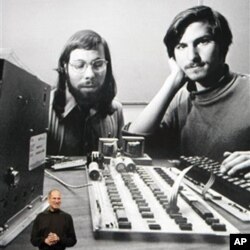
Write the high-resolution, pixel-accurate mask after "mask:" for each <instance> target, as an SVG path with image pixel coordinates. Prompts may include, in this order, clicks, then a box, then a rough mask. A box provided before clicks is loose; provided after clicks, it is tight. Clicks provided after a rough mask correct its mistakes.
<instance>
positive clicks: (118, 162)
mask: <svg viewBox="0 0 250 250" xmlns="http://www.w3.org/2000/svg"><path fill="white" fill-rule="evenodd" d="M114 166H115V169H116V171H117V172H119V173H122V172H126V164H125V161H124V157H117V158H115V159H114Z"/></svg>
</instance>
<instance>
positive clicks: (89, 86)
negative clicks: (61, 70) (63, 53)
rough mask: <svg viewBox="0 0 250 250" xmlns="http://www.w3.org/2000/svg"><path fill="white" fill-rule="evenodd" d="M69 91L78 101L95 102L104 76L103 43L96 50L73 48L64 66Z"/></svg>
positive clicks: (105, 68) (105, 70) (105, 69)
mask: <svg viewBox="0 0 250 250" xmlns="http://www.w3.org/2000/svg"><path fill="white" fill-rule="evenodd" d="M66 67H67V72H68V78H69V85H70V92H71V93H72V94H73V95H74V97H75V98H76V100H77V101H78V102H80V103H95V102H96V101H98V100H97V98H98V96H99V94H100V91H101V89H102V86H103V84H104V80H105V77H106V72H107V67H106V60H105V54H104V48H103V45H99V46H98V48H97V49H96V50H85V49H75V50H73V51H72V52H71V53H70V58H69V63H68V65H67V66H66Z"/></svg>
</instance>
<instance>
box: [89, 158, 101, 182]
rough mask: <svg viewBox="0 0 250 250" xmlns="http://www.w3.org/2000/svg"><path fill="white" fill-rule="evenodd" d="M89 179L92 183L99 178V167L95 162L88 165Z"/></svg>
mask: <svg viewBox="0 0 250 250" xmlns="http://www.w3.org/2000/svg"><path fill="white" fill-rule="evenodd" d="M89 177H90V179H91V180H94V181H96V180H98V179H99V177H100V171H99V165H98V163H97V162H95V161H92V162H90V164H89Z"/></svg>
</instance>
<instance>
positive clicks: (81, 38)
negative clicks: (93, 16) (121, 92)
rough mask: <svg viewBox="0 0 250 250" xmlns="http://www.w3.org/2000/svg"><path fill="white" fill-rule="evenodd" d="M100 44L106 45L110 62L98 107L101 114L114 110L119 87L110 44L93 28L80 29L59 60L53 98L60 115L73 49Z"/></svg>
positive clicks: (91, 47)
mask: <svg viewBox="0 0 250 250" xmlns="http://www.w3.org/2000/svg"><path fill="white" fill-rule="evenodd" d="M100 44H102V45H103V47H104V54H105V59H106V60H107V61H108V64H107V72H106V77H105V80H104V84H103V88H102V90H103V91H102V94H101V97H100V100H99V102H98V105H97V107H98V112H99V113H100V114H101V115H104V116H105V115H106V114H108V113H109V112H112V110H111V103H112V100H113V99H114V97H115V95H116V91H117V89H116V82H115V79H114V76H113V73H112V63H111V56H110V52H109V47H108V44H107V42H106V41H105V40H104V39H103V38H102V37H101V36H100V35H99V34H97V33H96V32H94V31H92V30H80V31H77V32H76V33H75V34H74V35H72V36H71V37H70V39H69V40H68V41H67V43H66V44H65V46H64V48H63V50H62V53H61V55H60V57H59V60H58V68H57V72H58V82H57V89H56V90H55V95H54V100H53V109H54V110H55V112H56V114H57V115H58V116H59V117H61V114H62V113H63V112H64V108H65V105H66V96H65V90H66V84H67V79H68V77H67V73H66V72H65V69H64V65H65V64H68V62H69V58H70V53H71V51H73V50H75V49H77V48H81V49H86V50H91V49H97V48H98V46H99V45H100Z"/></svg>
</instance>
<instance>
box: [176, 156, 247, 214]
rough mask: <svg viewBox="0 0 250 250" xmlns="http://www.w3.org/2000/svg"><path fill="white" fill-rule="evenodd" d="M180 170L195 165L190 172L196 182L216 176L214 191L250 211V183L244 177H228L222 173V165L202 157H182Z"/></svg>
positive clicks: (202, 181) (189, 174)
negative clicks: (212, 175) (211, 175)
mask: <svg viewBox="0 0 250 250" xmlns="http://www.w3.org/2000/svg"><path fill="white" fill-rule="evenodd" d="M180 161H181V162H180V165H179V167H180V168H185V167H187V166H190V165H193V166H194V167H193V168H192V171H189V172H188V174H187V175H188V176H190V177H191V178H192V179H193V180H194V181H196V182H201V183H205V182H206V181H207V180H208V178H209V176H210V174H211V173H213V174H214V175H215V181H214V184H213V186H212V189H214V190H215V191H217V192H219V193H220V194H222V195H223V196H225V197H227V198H228V199H230V200H232V201H233V202H235V203H237V204H239V205H241V206H243V207H244V208H246V209H248V210H249V209H250V181H249V180H247V179H244V178H243V176H240V175H239V176H228V175H225V174H222V173H221V172H220V163H219V162H216V161H214V160H212V159H209V158H207V157H200V156H190V157H185V156H182V157H181V158H180Z"/></svg>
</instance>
